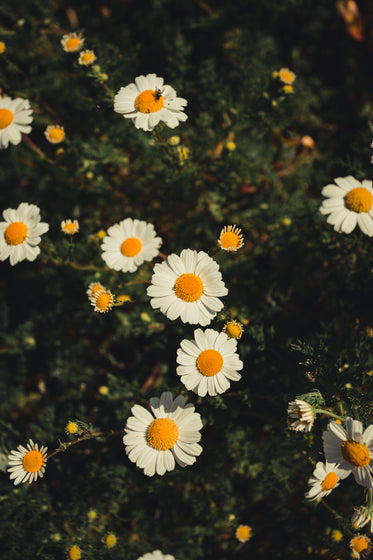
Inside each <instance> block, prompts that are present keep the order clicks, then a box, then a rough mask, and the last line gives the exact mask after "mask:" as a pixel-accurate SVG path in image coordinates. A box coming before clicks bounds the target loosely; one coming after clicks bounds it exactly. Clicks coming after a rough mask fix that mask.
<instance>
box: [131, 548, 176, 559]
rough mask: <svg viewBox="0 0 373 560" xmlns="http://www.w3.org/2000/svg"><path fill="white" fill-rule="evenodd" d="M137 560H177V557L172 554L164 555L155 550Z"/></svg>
mask: <svg viewBox="0 0 373 560" xmlns="http://www.w3.org/2000/svg"><path fill="white" fill-rule="evenodd" d="M137 560H175V556H171V554H163V553H162V552H161V551H160V550H153V552H147V553H146V554H144V555H143V556H140V557H139V558H138V559H137Z"/></svg>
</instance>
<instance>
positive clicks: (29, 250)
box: [0, 202, 49, 266]
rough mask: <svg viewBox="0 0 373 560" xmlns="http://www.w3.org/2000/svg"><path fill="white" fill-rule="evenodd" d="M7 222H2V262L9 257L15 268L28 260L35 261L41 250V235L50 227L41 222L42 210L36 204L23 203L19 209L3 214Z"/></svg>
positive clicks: (8, 210)
mask: <svg viewBox="0 0 373 560" xmlns="http://www.w3.org/2000/svg"><path fill="white" fill-rule="evenodd" d="M3 218H4V220H5V222H0V261H5V259H7V258H8V257H9V261H10V264H11V265H12V266H13V265H15V264H17V263H18V262H20V261H23V260H25V259H27V260H28V261H34V260H35V259H36V257H37V256H38V254H39V253H40V249H39V247H38V245H39V243H40V241H41V237H40V236H41V235H42V234H43V233H45V232H47V231H48V230H49V225H48V224H46V223H45V222H41V221H40V210H39V208H38V207H37V206H35V205H34V204H28V203H27V202H21V204H20V205H19V206H18V208H17V209H13V208H8V209H7V210H4V212H3Z"/></svg>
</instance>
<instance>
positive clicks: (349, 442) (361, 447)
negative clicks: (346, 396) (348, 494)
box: [323, 418, 373, 488]
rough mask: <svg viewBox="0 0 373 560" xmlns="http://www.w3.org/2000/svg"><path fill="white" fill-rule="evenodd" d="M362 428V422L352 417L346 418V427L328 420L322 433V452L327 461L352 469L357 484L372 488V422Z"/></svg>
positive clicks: (347, 469)
mask: <svg viewBox="0 0 373 560" xmlns="http://www.w3.org/2000/svg"><path fill="white" fill-rule="evenodd" d="M363 430H364V429H363V425H362V423H361V422H359V421H358V420H353V419H352V418H346V429H344V428H343V427H342V426H340V425H339V424H337V422H330V423H329V424H328V427H327V429H326V430H325V431H324V433H323V442H324V454H325V458H326V460H327V461H328V463H338V464H339V466H340V468H341V469H343V470H345V471H349V472H350V471H352V473H353V475H354V477H355V480H356V482H357V483H358V484H361V486H365V487H367V488H373V481H372V477H371V474H370V473H371V472H372V471H373V424H371V425H370V426H368V427H367V428H366V430H364V431H363Z"/></svg>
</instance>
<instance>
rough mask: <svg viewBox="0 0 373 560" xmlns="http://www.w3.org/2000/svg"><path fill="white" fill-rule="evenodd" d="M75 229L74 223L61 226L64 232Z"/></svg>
mask: <svg viewBox="0 0 373 560" xmlns="http://www.w3.org/2000/svg"><path fill="white" fill-rule="evenodd" d="M76 229H77V227H76V224H65V225H64V226H63V231H65V232H66V233H71V232H73V231H76Z"/></svg>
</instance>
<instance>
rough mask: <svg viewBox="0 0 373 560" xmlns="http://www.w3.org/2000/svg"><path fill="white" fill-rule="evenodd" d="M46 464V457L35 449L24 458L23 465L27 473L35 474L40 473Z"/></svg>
mask: <svg viewBox="0 0 373 560" xmlns="http://www.w3.org/2000/svg"><path fill="white" fill-rule="evenodd" d="M43 464H44V457H43V454H42V453H41V452H40V451H37V450H36V449H33V450H32V451H29V452H28V453H26V455H25V456H24V457H23V460H22V465H23V468H24V469H25V471H27V472H29V473H34V472H38V471H40V469H41V467H42V466H43Z"/></svg>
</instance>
